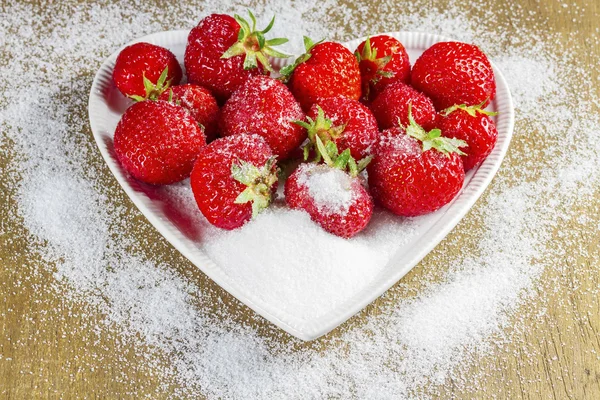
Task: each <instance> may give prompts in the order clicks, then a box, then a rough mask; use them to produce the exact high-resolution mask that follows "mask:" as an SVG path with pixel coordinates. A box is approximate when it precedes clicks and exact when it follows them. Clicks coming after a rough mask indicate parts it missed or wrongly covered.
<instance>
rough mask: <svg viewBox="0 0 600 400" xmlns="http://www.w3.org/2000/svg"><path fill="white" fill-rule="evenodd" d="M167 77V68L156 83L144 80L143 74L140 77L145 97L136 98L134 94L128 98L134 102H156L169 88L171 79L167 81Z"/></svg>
mask: <svg viewBox="0 0 600 400" xmlns="http://www.w3.org/2000/svg"><path fill="white" fill-rule="evenodd" d="M168 75H169V67H166V68H165V69H164V71H163V72H162V73H161V74H160V76H159V77H158V80H157V81H156V83H152V81H151V80H150V79H148V78H146V74H145V73H144V74H142V77H143V79H144V89H145V90H146V95H145V96H138V95H135V94H134V95H131V96H129V97H130V98H131V99H133V100H135V101H144V100H158V98H159V97H160V95H161V94H162V93H163V92H164V91H165V90H167V89H168V88H169V87H170V86H171V79H169V80H167V76H168Z"/></svg>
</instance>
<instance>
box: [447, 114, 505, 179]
mask: <svg viewBox="0 0 600 400" xmlns="http://www.w3.org/2000/svg"><path fill="white" fill-rule="evenodd" d="M482 107H483V104H479V105H477V106H470V107H469V106H466V105H464V104H462V105H460V106H453V107H450V108H448V109H446V110H444V111H443V112H442V117H441V120H440V123H439V125H438V127H439V128H440V129H441V130H442V133H443V134H444V136H446V137H449V138H456V139H461V140H464V141H465V142H466V143H467V144H468V145H469V148H468V149H467V150H465V152H466V153H467V154H466V155H463V156H462V160H463V165H464V167H465V171H468V170H470V169H471V168H474V167H476V166H478V165H479V164H481V163H482V162H483V160H485V158H486V157H487V156H488V155H489V154H490V153H491V152H492V150H493V149H494V146H495V145H496V139H497V138H498V130H497V129H496V125H495V124H494V121H492V119H491V118H490V117H489V115H497V114H498V113H496V112H492V111H485V110H484V109H482Z"/></svg>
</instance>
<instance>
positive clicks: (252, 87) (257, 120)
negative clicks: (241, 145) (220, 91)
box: [219, 76, 306, 160]
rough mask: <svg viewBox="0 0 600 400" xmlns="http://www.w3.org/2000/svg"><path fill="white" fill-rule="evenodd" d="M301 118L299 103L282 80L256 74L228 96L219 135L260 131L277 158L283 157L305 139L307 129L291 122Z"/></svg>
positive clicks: (221, 118)
mask: <svg viewBox="0 0 600 400" xmlns="http://www.w3.org/2000/svg"><path fill="white" fill-rule="evenodd" d="M302 118H304V112H303V111H302V108H300V104H298V102H297V101H296V99H294V96H293V95H292V93H291V92H290V90H289V89H288V88H287V87H286V86H285V85H284V84H283V83H281V81H279V80H277V79H273V78H269V77H268V76H255V77H252V78H250V79H248V80H247V81H246V82H245V83H244V84H242V86H241V87H240V88H239V89H238V90H237V91H236V92H235V93H234V94H233V96H231V98H230V99H229V100H227V102H226V103H225V105H224V106H223V109H222V110H221V117H220V119H219V126H220V128H221V135H222V136H230V135H242V134H249V133H256V134H258V135H261V136H262V137H264V138H265V139H266V140H267V143H268V144H269V146H270V147H271V149H272V150H273V153H274V154H276V155H277V157H278V159H279V160H284V159H286V158H287V157H288V156H289V155H290V153H291V152H292V151H293V150H294V149H296V148H297V147H298V146H300V145H301V144H302V142H303V141H304V139H306V130H305V129H304V128H302V127H300V126H298V125H296V124H294V123H293V121H295V120H297V119H302Z"/></svg>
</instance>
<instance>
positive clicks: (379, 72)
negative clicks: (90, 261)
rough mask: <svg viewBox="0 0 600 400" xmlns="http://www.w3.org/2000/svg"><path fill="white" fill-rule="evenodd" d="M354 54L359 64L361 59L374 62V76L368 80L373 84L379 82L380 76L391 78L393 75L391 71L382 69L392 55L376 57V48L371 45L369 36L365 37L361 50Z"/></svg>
mask: <svg viewBox="0 0 600 400" xmlns="http://www.w3.org/2000/svg"><path fill="white" fill-rule="evenodd" d="M354 56H355V57H356V60H357V61H358V63H359V64H360V62H361V61H370V62H372V63H373V64H374V66H375V68H374V69H375V73H374V75H375V76H374V77H373V78H371V80H370V82H371V83H372V84H373V85H374V84H376V83H377V82H379V80H381V78H391V77H393V76H394V72H393V71H384V68H385V66H386V65H387V64H388V63H389V62H390V60H391V59H392V55H389V56H385V57H380V58H377V48H375V47H371V38H370V37H367V40H365V45H364V47H363V49H362V52H359V51H356V52H355V53H354Z"/></svg>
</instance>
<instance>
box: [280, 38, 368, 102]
mask: <svg viewBox="0 0 600 400" xmlns="http://www.w3.org/2000/svg"><path fill="white" fill-rule="evenodd" d="M304 46H305V49H306V53H304V54H303V55H301V56H300V57H298V58H297V59H296V61H295V62H294V63H293V64H290V65H289V66H287V67H284V68H282V69H281V71H280V72H281V74H282V75H283V76H284V78H285V79H286V80H288V85H289V87H290V89H291V91H292V93H293V94H294V96H295V97H296V99H298V101H299V102H300V105H302V109H304V111H306V112H308V110H310V107H311V106H312V105H313V104H314V103H316V102H317V101H318V100H320V99H324V98H327V97H334V96H344V97H347V98H349V99H353V100H358V99H359V98H360V94H361V81H360V69H359V67H358V62H357V61H356V58H355V57H354V55H353V54H352V53H351V52H350V50H348V49H347V48H345V47H344V46H342V45H341V44H339V43H335V42H317V43H314V42H313V41H312V40H311V39H310V38H308V37H306V36H305V37H304Z"/></svg>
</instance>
